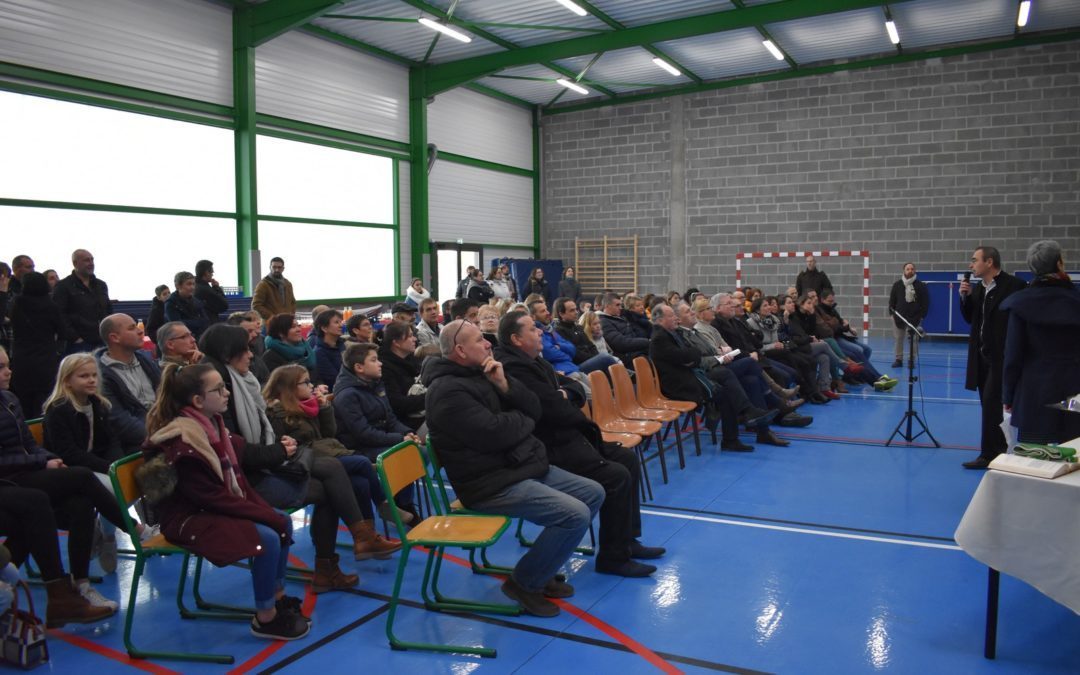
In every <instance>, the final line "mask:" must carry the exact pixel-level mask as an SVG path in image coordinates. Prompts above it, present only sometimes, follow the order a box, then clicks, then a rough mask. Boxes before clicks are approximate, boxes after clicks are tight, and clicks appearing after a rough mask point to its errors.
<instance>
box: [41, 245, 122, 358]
mask: <svg viewBox="0 0 1080 675" xmlns="http://www.w3.org/2000/svg"><path fill="white" fill-rule="evenodd" d="M71 265H72V267H73V269H72V270H71V274H70V275H68V276H67V277H65V278H63V279H61V280H60V281H59V282H58V283H57V284H56V288H55V289H54V290H53V302H55V303H56V306H57V307H59V308H60V314H61V315H62V316H63V317H64V320H65V321H67V322H68V325H70V326H71V328H72V330H74V331H75V332H76V333H77V334H78V335H79V337H80V338H82V342H79V343H71V344H69V345H68V352H69V353H70V352H79V351H91V350H93V349H94V348H96V347H100V346H102V345H103V344H104V342H103V341H102V338H101V335H100V333H99V331H98V327H99V325H100V324H101V321H102V320H103V319H104V318H105V317H106V316H108V315H109V314H112V311H113V307H112V301H110V300H109V286H108V284H106V283H105V282H104V281H102V280H101V279H98V278H97V277H96V276H94V255H93V254H92V253H90V251H87V250H85V249H81V248H80V249H76V250H75V252H74V253H72V254H71Z"/></svg>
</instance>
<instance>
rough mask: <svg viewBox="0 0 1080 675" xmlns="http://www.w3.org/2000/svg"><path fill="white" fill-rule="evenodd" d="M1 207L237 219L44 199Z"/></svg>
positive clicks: (3, 202)
mask: <svg viewBox="0 0 1080 675" xmlns="http://www.w3.org/2000/svg"><path fill="white" fill-rule="evenodd" d="M0 206H30V207H33V208H38V209H70V210H75V211H112V212H116V213H147V214H150V215H155V216H191V217H194V218H236V214H235V213H233V212H232V211H199V210H194V209H167V208H157V207H154V206H123V205H120V204H93V203H88V202H53V201H48V200H43V199H9V198H5V197H0Z"/></svg>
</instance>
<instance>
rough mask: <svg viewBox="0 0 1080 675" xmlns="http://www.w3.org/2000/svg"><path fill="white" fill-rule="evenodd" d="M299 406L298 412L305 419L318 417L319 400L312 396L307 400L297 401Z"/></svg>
mask: <svg viewBox="0 0 1080 675" xmlns="http://www.w3.org/2000/svg"><path fill="white" fill-rule="evenodd" d="M297 403H299V404H300V411H301V412H303V413H304V415H305V416H306V417H312V418H314V417H318V416H319V399H318V397H316V396H312V397H311V398H309V399H306V400H303V401H297Z"/></svg>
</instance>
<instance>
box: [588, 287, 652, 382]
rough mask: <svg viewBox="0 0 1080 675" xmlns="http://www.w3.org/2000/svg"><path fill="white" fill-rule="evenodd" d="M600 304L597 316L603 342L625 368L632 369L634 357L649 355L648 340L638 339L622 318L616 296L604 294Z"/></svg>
mask: <svg viewBox="0 0 1080 675" xmlns="http://www.w3.org/2000/svg"><path fill="white" fill-rule="evenodd" d="M600 304H601V311H599V312H597V315H598V316H599V317H600V326H601V328H603V329H604V341H605V342H607V344H608V347H610V348H611V351H612V352H614V354H615V356H618V357H619V358H620V359H622V362H623V364H624V365H625V366H626V367H627V368H632V367H633V362H634V357H635V356H644V355H645V354H648V353H649V338H644V337H638V336H637V335H636V334H635V333H634V329H633V328H632V327H631V326H630V322H629V321H627V320H626V319H625V318H624V317H623V316H622V307H623V301H622V298H620V297H619V296H618V294H616V293H612V292H610V291H609V292H607V293H604V295H603V296H601V300H600Z"/></svg>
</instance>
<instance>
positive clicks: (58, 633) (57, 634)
mask: <svg viewBox="0 0 1080 675" xmlns="http://www.w3.org/2000/svg"><path fill="white" fill-rule="evenodd" d="M49 637H54V638H56V639H58V640H62V641H64V642H66V643H68V644H70V645H74V646H76V647H79V648H80V649H85V650H86V651H88V652H93V653H94V654H97V655H98V656H104V657H105V658H107V659H112V660H113V661H116V662H117V663H122V664H124V665H125V666H131V667H132V668H138V669H139V670H145V671H146V672H148V673H154V674H155V675H180V673H179V671H176V670H169V669H168V668H166V667H164V666H159V665H158V664H156V663H154V662H152V661H147V660H145V659H133V658H131V657H130V656H128V655H127V654H125V653H124V652H121V651H117V650H115V649H112V648H111V647H106V646H105V645H102V644H98V643H97V642H94V641H92V640H87V639H86V638H82V637H79V636H78V635H72V634H71V633H66V632H64V631H62V630H60V629H58V628H50V629H49Z"/></svg>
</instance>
